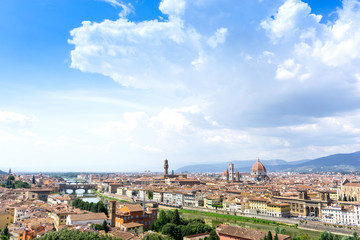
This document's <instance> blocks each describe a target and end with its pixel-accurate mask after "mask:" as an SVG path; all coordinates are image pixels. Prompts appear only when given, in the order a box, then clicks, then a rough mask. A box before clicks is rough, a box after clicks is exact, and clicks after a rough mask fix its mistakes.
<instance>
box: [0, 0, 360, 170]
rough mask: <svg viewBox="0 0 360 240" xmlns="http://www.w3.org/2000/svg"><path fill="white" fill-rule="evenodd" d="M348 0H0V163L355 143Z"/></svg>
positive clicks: (104, 161)
mask: <svg viewBox="0 0 360 240" xmlns="http://www.w3.org/2000/svg"><path fill="white" fill-rule="evenodd" d="M359 7H360V2H359V1H357V0H344V1H335V0H332V1H313V0H311V1H310V0H309V1H300V0H277V1H268V0H259V1H254V0H246V1H241V2H238V3H237V4H234V2H233V1H230V0H226V1H215V0H214V1H203V0H196V1H186V0H161V1H160V0H157V1H135V0H134V1H125V0H124V1H120V0H102V1H101V0H83V1H76V2H74V1H71V0H63V1H61V2H59V1H40V0H35V1H32V2H31V3H30V2H23V1H20V0H11V1H10V0H5V1H3V2H2V8H1V9H0V31H1V32H3V33H4V34H3V36H2V37H1V39H0V52H1V56H2V57H1V58H0V61H1V64H0V72H1V76H2V78H1V79H0V101H1V105H0V146H1V147H0V159H1V161H2V168H3V169H2V170H4V171H6V170H7V169H9V168H12V169H13V171H44V172H45V171H81V170H83V171H89V172H91V171H101V172H106V171H111V172H113V171H114V170H115V169H116V171H115V172H132V171H138V170H139V169H141V170H151V171H159V172H160V171H161V169H162V168H161V166H162V163H163V160H164V159H166V158H168V159H169V160H170V161H171V165H172V167H171V169H169V170H172V169H174V170H176V169H177V168H179V167H182V166H184V165H188V164H192V163H216V162H228V161H234V160H245V159H256V158H258V157H260V159H284V160H288V161H294V160H302V159H312V158H317V157H323V156H327V155H331V154H335V153H350V152H356V151H359V150H360V139H359V137H358V135H359V132H360V126H359V123H360V109H359V106H360V94H359V93H360V92H359V91H360V88H359V86H360V85H359V81H360V71H359V70H358V66H359V64H360V14H359V10H358V9H359Z"/></svg>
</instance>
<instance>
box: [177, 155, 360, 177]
mask: <svg viewBox="0 0 360 240" xmlns="http://www.w3.org/2000/svg"><path fill="white" fill-rule="evenodd" d="M255 162H256V160H235V161H227V162H222V163H211V164H193V165H186V166H183V167H181V168H179V169H177V170H176V171H177V172H192V173H205V172H214V173H219V172H223V171H225V170H226V169H227V168H228V165H229V163H234V169H235V171H239V172H250V171H251V167H252V165H253V164H254V163H255ZM261 162H262V163H263V164H264V165H265V167H266V168H267V170H268V171H269V172H277V171H298V172H307V171H310V172H314V171H344V170H345V171H350V170H360V151H357V152H353V153H337V154H332V155H328V156H324V157H319V158H314V159H303V160H297V161H286V160H282V159H272V160H261Z"/></svg>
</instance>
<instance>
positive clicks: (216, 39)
mask: <svg viewBox="0 0 360 240" xmlns="http://www.w3.org/2000/svg"><path fill="white" fill-rule="evenodd" d="M227 31H228V30H227V29H226V28H219V29H217V30H216V32H215V33H214V35H213V36H211V37H210V38H209V40H208V44H209V45H210V47H212V48H216V47H217V46H218V45H219V44H221V43H224V42H225V39H226V38H225V37H226V34H227Z"/></svg>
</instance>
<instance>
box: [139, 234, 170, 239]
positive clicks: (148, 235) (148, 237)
mask: <svg viewBox="0 0 360 240" xmlns="http://www.w3.org/2000/svg"><path fill="white" fill-rule="evenodd" d="M143 240H173V239H172V238H170V237H165V236H163V235H161V234H159V233H150V234H146V236H145V237H144V238H143Z"/></svg>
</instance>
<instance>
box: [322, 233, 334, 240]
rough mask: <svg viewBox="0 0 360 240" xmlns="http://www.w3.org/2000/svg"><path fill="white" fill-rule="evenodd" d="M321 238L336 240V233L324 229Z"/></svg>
mask: <svg viewBox="0 0 360 240" xmlns="http://www.w3.org/2000/svg"><path fill="white" fill-rule="evenodd" d="M319 240H334V235H333V234H332V233H330V232H327V231H324V232H322V233H321V235H320V239H319Z"/></svg>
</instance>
